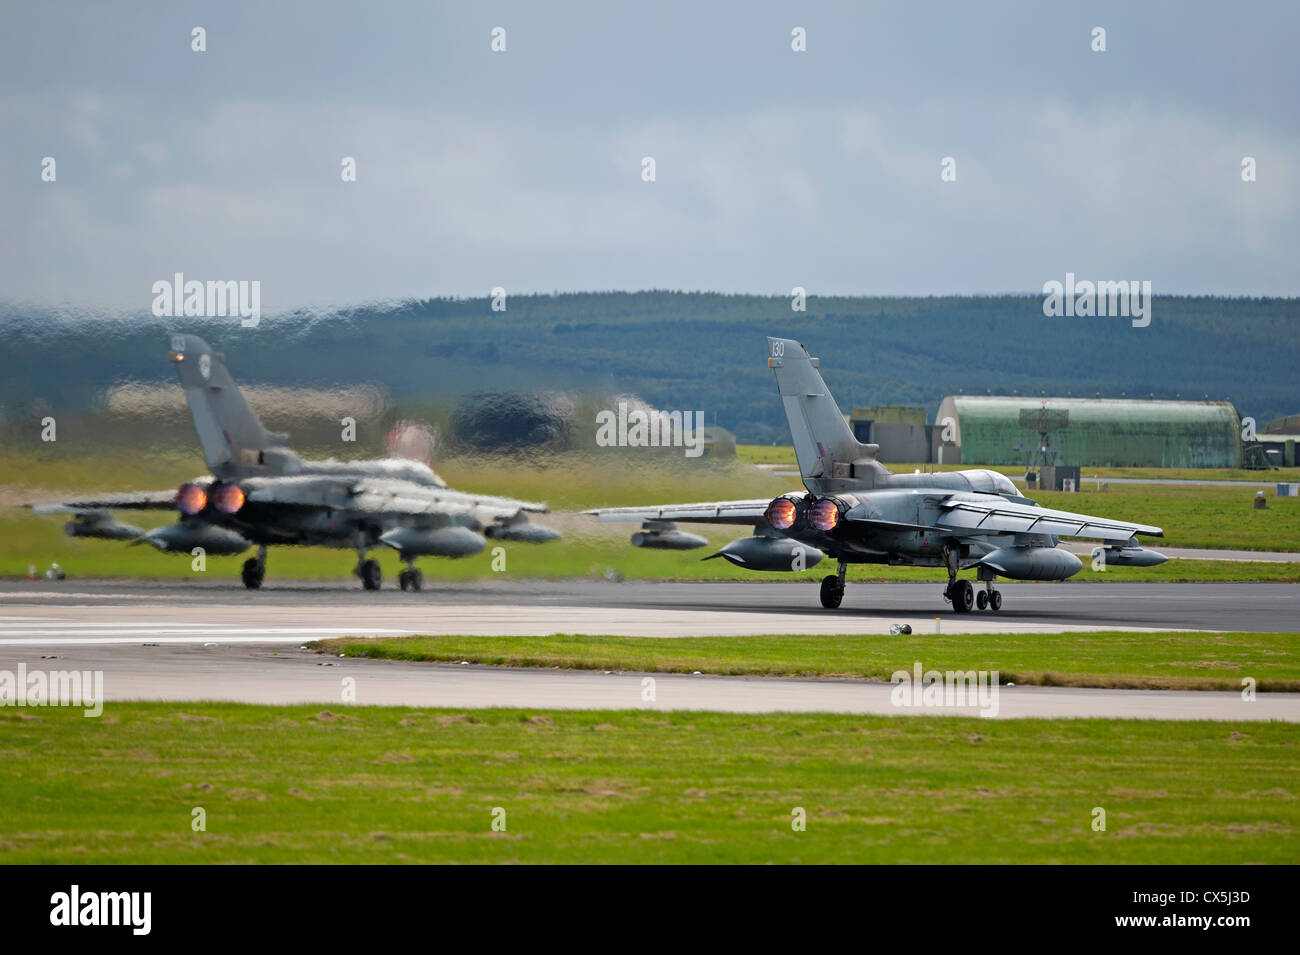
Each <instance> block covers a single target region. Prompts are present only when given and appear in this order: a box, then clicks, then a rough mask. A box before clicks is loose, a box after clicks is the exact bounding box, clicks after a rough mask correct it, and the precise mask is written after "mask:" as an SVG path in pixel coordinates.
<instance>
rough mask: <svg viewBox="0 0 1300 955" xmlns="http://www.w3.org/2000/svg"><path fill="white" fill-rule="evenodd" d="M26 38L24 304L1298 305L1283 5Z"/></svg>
mask: <svg viewBox="0 0 1300 955" xmlns="http://www.w3.org/2000/svg"><path fill="white" fill-rule="evenodd" d="M5 21H6V22H5V29H4V31H3V34H0V80H2V82H0V125H2V126H3V135H2V136H0V172H2V175H0V213H2V214H3V223H4V229H3V239H0V256H2V260H3V267H2V268H3V272H2V277H3V283H2V285H0V299H4V300H8V301H11V302H14V301H17V302H35V303H42V304H60V303H66V304H72V305H77V306H89V307H91V308H95V309H99V308H103V309H123V308H125V309H130V310H147V309H148V307H149V305H150V302H151V301H152V297H153V296H152V293H151V286H152V284H153V283H154V282H155V281H157V280H159V279H162V278H170V277H171V275H172V274H173V273H175V272H178V271H179V272H184V273H185V275H186V277H187V278H196V279H201V280H205V279H258V280H260V281H261V283H262V303H263V304H262V307H263V310H264V311H267V312H275V311H278V310H282V309H288V308H293V307H297V306H302V305H317V306H328V305H343V304H353V303H360V302H371V301H375V300H383V299H394V298H404V297H411V296H418V297H426V296H437V295H459V296H470V295H486V294H487V293H488V291H489V290H490V289H491V288H492V287H494V286H503V287H505V288H506V289H507V291H509V292H512V293H514V292H528V291H542V292H547V291H553V290H597V289H642V288H674V289H707V290H717V291H732V292H759V293H781V294H789V291H790V289H791V288H792V287H793V286H803V287H805V288H807V290H808V292H809V293H810V294H813V295H815V294H818V293H825V294H921V295H927V294H941V293H967V292H1000V291H1036V290H1039V289H1041V288H1042V285H1043V283H1044V282H1045V281H1047V280H1049V279H1058V280H1063V279H1064V276H1065V273H1066V272H1067V271H1072V272H1075V273H1076V274H1077V275H1078V276H1079V277H1080V278H1091V279H1123V278H1130V279H1147V280H1150V281H1151V282H1152V283H1153V287H1154V290H1155V292H1156V293H1157V294H1160V293H1206V292H1209V293H1226V294H1248V295H1265V294H1267V295H1279V294H1280V295H1296V294H1298V293H1300V268H1297V253H1298V252H1300V161H1298V159H1297V157H1298V156H1300V128H1298V127H1300V106H1298V105H1297V101H1296V96H1297V92H1298V91H1300V65H1298V61H1300V57H1297V56H1296V54H1295V44H1296V41H1297V37H1300V4H1297V3H1295V2H1292V0H1285V2H1283V0H1278V2H1250V0H1247V2H1233V3H1226V2H1225V3H1218V4H1208V3H1189V2H1169V3H1157V2H1141V3H1133V2H1121V3H1113V4H1109V3H1101V4H1099V3H1087V4H1083V3H1044V2H1024V3H997V2H988V3H986V2H981V3H971V2H951V3H925V2H906V3H903V2H900V3H877V4H869V3H861V2H859V3H851V2H850V3H843V4H837V3H828V4H813V5H808V4H802V3H789V2H778V3H755V2H741V3H728V4H723V3H660V2H653V3H616V2H592V3H572V2H563V0H559V2H554V3H541V2H537V0H527V2H522V3H510V4H505V3H455V4H452V3H431V2H420V3H415V2H412V3H383V2H377V3H366V2H362V3H358V2H347V3H333V2H330V3H321V2H312V3H301V4H298V3H285V2H272V3H228V4H227V3H213V4H210V5H209V4H183V3H175V2H158V3H119V4H101V3H84V4H65V3H58V2H43V3H28V4H14V5H11V6H10V7H9V9H8V10H7V11H6V14H5ZM196 26H201V27H203V28H204V29H205V30H206V43H207V51H206V52H203V53H196V52H193V51H192V50H191V48H190V47H191V30H192V28H193V27H196ZM498 26H499V27H503V28H504V29H505V31H506V34H505V36H506V51H505V52H502V53H494V52H492V50H491V41H492V36H491V31H492V29H493V28H494V27H498ZM1097 26H1100V27H1104V28H1105V29H1106V31H1107V34H1106V45H1107V50H1106V52H1104V53H1095V52H1093V51H1092V49H1091V44H1092V36H1091V32H1092V29H1093V28H1094V27H1097ZM795 27H803V28H804V29H805V30H806V36H807V50H806V52H795V51H793V50H792V49H791V31H792V29H793V28H795ZM46 156H51V157H54V158H55V161H56V164H57V165H56V171H57V179H56V181H55V182H52V183H51V182H42V181H41V169H42V159H43V158H44V157H46ZM345 156H351V157H354V158H355V159H356V163H357V181H356V182H353V183H345V182H343V181H341V177H340V170H341V166H340V163H341V160H342V159H343V157H345ZM646 156H650V157H653V158H654V159H655V164H656V170H655V171H656V181H654V182H645V181H643V179H642V159H643V157H646ZM1246 156H1251V157H1254V158H1255V160H1256V162H1257V175H1258V179H1257V181H1256V182H1253V183H1245V182H1243V181H1242V176H1241V163H1242V159H1243V157H1246ZM944 157H953V158H954V159H955V160H956V172H957V179H956V181H955V182H944V181H941V178H940V171H941V168H940V164H941V160H942V159H943V158H944Z"/></svg>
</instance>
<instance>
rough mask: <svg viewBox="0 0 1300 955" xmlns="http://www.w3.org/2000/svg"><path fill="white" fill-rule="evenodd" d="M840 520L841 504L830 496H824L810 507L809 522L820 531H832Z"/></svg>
mask: <svg viewBox="0 0 1300 955" xmlns="http://www.w3.org/2000/svg"><path fill="white" fill-rule="evenodd" d="M839 522H840V508H839V505H838V504H836V503H835V501H833V500H832V499H831V498H829V497H824V498H822V499H821V500H820V501H818V502H817V503H816V504H814V505H813V506H812V507H810V508H809V509H808V523H809V524H811V525H812V526H813V527H815V528H817V529H818V530H819V531H832V530H834V529H835V525H836V524H838V523H839Z"/></svg>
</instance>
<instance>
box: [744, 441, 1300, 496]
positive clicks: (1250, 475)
mask: <svg viewBox="0 0 1300 955" xmlns="http://www.w3.org/2000/svg"><path fill="white" fill-rule="evenodd" d="M736 457H737V458H738V459H740V460H741V461H744V462H746V463H747V464H788V465H790V466H791V467H793V466H795V464H796V462H795V457H794V448H793V447H791V446H789V445H779V444H778V445H766V444H738V445H736ZM888 467H889V469H890V470H891V471H894V472H896V473H899V474H906V473H908V472H910V471H912V470H913V469H915V468H920V469H922V470H926V469H933V470H938V471H960V470H961V469H962V468H969V467H988V468H989V470H991V471H999V472H1001V473H1002V474H1005V475H1007V476H1008V477H1016V478H1018V477H1023V476H1024V473H1025V468H1024V465H1022V464H1002V465H996V466H989V465H983V464H939V465H930V464H915V463H913V464H894V463H891V464H889V465H888ZM1080 476H1081V477H1082V478H1083V479H1084V480H1088V481H1090V480H1092V479H1093V478H1097V477H1099V478H1101V479H1102V480H1106V479H1108V478H1158V479H1161V480H1172V481H1267V482H1270V483H1277V482H1282V481H1291V482H1295V481H1300V468H1278V469H1277V470H1276V471H1248V470H1246V469H1245V468H1110V467H1107V468H1103V467H1085V468H1083V469H1082V472H1081V475H1080ZM1269 496H1270V497H1272V494H1270V495H1269Z"/></svg>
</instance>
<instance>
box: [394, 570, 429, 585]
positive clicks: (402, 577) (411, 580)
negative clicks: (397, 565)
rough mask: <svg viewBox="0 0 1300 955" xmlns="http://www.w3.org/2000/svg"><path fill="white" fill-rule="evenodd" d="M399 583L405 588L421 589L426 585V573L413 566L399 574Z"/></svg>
mask: <svg viewBox="0 0 1300 955" xmlns="http://www.w3.org/2000/svg"><path fill="white" fill-rule="evenodd" d="M397 583H398V585H399V586H400V587H401V588H402V589H403V590H419V589H420V588H421V587H423V586H424V574H422V573H420V572H419V571H418V570H416V569H415V568H414V567H411V568H408V569H407V570H404V571H402V572H401V573H400V574H398V575H397Z"/></svg>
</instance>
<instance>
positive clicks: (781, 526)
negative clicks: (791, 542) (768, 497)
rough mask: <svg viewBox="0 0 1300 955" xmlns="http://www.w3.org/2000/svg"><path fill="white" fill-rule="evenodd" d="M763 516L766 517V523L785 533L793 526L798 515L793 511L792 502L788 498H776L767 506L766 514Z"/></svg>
mask: <svg viewBox="0 0 1300 955" xmlns="http://www.w3.org/2000/svg"><path fill="white" fill-rule="evenodd" d="M764 516H766V517H767V522H768V523H769V524H771V525H772V526H773V527H775V528H776V529H777V530H779V531H785V530H789V529H790V528H791V527H793V526H794V522H795V519H796V518H797V517H798V513H797V512H796V510H795V506H794V501H792V500H790V499H789V498H788V497H778V498H777V499H776V500H775V501H773V502H772V503H771V504H769V505H767V512H766V514H765V515H764Z"/></svg>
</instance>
